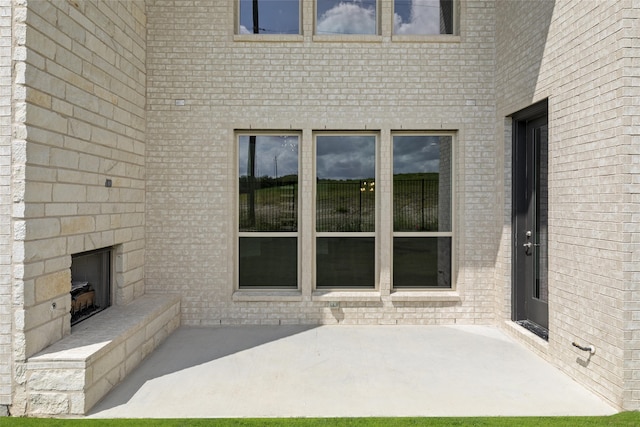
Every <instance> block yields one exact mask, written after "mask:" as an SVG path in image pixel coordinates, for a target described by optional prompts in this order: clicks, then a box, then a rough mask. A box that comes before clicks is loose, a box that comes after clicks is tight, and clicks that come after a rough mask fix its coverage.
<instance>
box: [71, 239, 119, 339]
mask: <svg viewBox="0 0 640 427" xmlns="http://www.w3.org/2000/svg"><path fill="white" fill-rule="evenodd" d="M112 249H113V248H103V249H97V250H94V251H90V252H83V253H79V254H76V255H72V256H71V325H72V326H73V325H75V324H76V323H78V322H81V321H83V320H85V319H87V318H89V317H91V316H93V315H94V314H96V313H99V312H101V311H102V310H104V309H106V308H107V307H109V306H110V305H111V252H112Z"/></svg>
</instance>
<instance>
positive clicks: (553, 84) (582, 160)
mask: <svg viewBox="0 0 640 427" xmlns="http://www.w3.org/2000/svg"><path fill="white" fill-rule="evenodd" d="M496 10H497V28H498V31H497V52H498V53H497V69H498V73H497V80H496V81H497V82H498V85H497V112H498V117H497V121H498V123H499V124H500V126H499V128H498V130H497V140H498V141H499V145H500V147H499V150H500V151H502V154H501V156H500V157H501V158H502V159H503V170H504V175H503V178H502V179H503V183H504V188H505V191H504V195H503V201H504V203H503V206H504V215H503V218H504V221H503V225H502V229H503V236H502V245H501V247H502V250H501V253H500V256H499V258H498V259H499V262H498V264H497V266H498V268H497V283H498V288H497V289H498V292H497V296H498V300H497V302H498V310H499V313H501V315H500V317H502V319H505V320H507V319H510V316H511V301H510V295H511V264H510V259H511V251H510V249H509V248H510V241H511V229H510V223H511V217H510V215H511V196H510V192H511V187H510V179H511V178H510V174H511V164H510V156H511V132H510V121H509V120H505V117H507V116H508V115H510V114H511V113H514V112H516V111H518V110H520V109H522V108H524V107H526V106H529V105H531V104H532V103H534V102H536V101H539V100H541V99H544V98H547V97H548V98H549V173H550V175H549V195H550V196H549V197H550V199H549V206H550V211H549V214H550V215H549V237H550V245H549V281H550V282H549V330H550V331H549V332H550V336H549V342H548V343H546V342H542V341H541V340H538V339H536V338H532V337H531V336H526V335H527V334H525V333H520V332H516V330H515V329H512V328H510V330H511V331H512V332H513V333H514V334H516V335H517V336H519V338H521V339H522V340H523V341H524V342H526V343H528V344H529V345H530V346H531V348H532V349H534V350H535V351H537V352H539V353H540V354H541V355H543V356H544V357H546V358H547V359H548V360H549V361H551V362H552V363H554V364H555V365H556V366H558V367H560V368H561V369H562V370H564V371H565V372H567V373H568V374H569V375H571V376H572V377H573V378H575V379H576V380H578V381H579V382H581V383H583V384H585V385H587V386H588V387H589V388H591V389H592V390H594V391H595V392H597V393H598V394H600V395H601V396H603V397H605V398H606V399H608V400H609V401H611V402H612V403H613V404H615V405H617V406H619V407H621V408H624V409H633V410H635V409H637V408H638V404H639V402H640V401H639V398H640V394H639V392H640V387H638V384H637V381H636V380H634V377H635V375H634V373H633V372H634V371H635V372H637V370H638V368H639V367H640V366H638V358H637V357H636V356H634V355H635V354H637V350H638V341H637V337H636V336H635V335H634V332H633V331H634V330H637V329H638V321H637V320H634V319H638V315H637V308H638V303H637V302H635V301H636V300H637V298H638V296H637V292H633V291H632V289H633V283H634V280H635V281H636V282H637V279H638V274H637V270H638V266H637V259H635V258H637V257H635V258H634V255H633V254H634V252H637V249H636V245H637V243H636V242H637V237H635V236H636V235H637V233H638V231H639V226H638V221H637V218H636V215H634V214H633V212H637V211H638V206H637V203H638V200H637V197H636V196H635V194H634V193H636V192H637V188H636V187H635V185H637V184H636V181H635V180H634V178H633V174H634V173H637V167H634V164H637V148H634V145H635V146H636V147H637V142H638V141H637V138H638V137H637V133H638V132H637V123H635V122H634V120H633V119H632V117H631V116H632V115H633V114H635V116H636V117H637V116H638V113H640V110H639V109H638V107H637V105H634V104H637V102H636V103H633V102H632V101H631V100H632V99H633V98H632V97H633V96H637V94H638V90H637V84H635V83H634V82H635V80H634V77H637V75H638V67H637V63H634V61H636V62H637V57H638V56H639V53H640V50H639V46H638V44H637V43H636V42H634V41H633V40H634V39H633V38H634V37H636V36H637V28H638V18H639V17H640V16H639V13H638V9H637V5H636V6H635V9H634V2H632V1H599V2H583V1H557V2H554V1H546V2H513V1H499V2H498V4H497V7H496ZM543 29H545V31H542V30H543ZM634 32H635V35H634ZM636 40H637V39H636ZM634 57H635V59H634ZM632 86H635V88H633V87H632ZM634 126H635V127H634ZM634 261H635V265H634ZM573 341H577V342H579V343H582V344H592V345H595V346H596V348H597V351H596V354H595V355H593V356H592V357H587V354H586V353H584V352H581V351H579V350H578V349H576V348H575V347H573V346H572V345H571V343H572V342H573Z"/></svg>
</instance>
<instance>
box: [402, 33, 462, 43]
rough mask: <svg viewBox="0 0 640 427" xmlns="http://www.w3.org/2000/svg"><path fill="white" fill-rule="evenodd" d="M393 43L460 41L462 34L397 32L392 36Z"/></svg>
mask: <svg viewBox="0 0 640 427" xmlns="http://www.w3.org/2000/svg"><path fill="white" fill-rule="evenodd" d="M391 42H392V43H460V42H461V38H460V36H454V35H452V34H432V35H429V34H424V35H420V34H397V35H394V36H391Z"/></svg>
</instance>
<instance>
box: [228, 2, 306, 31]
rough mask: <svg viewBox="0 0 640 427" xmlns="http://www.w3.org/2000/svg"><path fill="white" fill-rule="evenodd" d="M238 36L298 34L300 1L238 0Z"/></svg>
mask: <svg viewBox="0 0 640 427" xmlns="http://www.w3.org/2000/svg"><path fill="white" fill-rule="evenodd" d="M238 34H300V0H240V25H239V27H238Z"/></svg>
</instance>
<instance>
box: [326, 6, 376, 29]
mask: <svg viewBox="0 0 640 427" xmlns="http://www.w3.org/2000/svg"><path fill="white" fill-rule="evenodd" d="M316 4H317V7H318V10H317V15H316V16H317V17H318V20H317V22H316V33H317V34H377V33H378V31H377V28H378V23H377V14H376V0H317V1H316Z"/></svg>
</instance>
